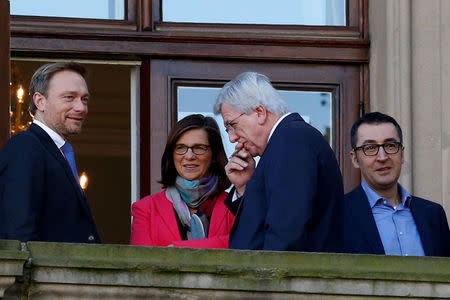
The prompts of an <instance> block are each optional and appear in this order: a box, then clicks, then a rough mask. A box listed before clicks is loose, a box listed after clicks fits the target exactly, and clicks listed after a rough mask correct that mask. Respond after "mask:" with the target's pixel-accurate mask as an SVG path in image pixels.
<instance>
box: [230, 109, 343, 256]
mask: <svg viewBox="0 0 450 300" xmlns="http://www.w3.org/2000/svg"><path fill="white" fill-rule="evenodd" d="M343 198H344V194H343V187H342V177H341V172H340V170H339V166H338V164H337V161H336V158H335V155H334V153H333V151H332V149H331V148H330V146H329V145H328V144H327V142H326V141H325V139H324V138H323V136H322V135H321V134H320V132H319V131H317V130H316V129H315V128H313V127H312V126H311V125H309V124H307V123H306V122H305V121H304V120H303V119H302V118H301V117H300V115H299V114H298V113H292V114H290V115H289V116H287V117H286V118H284V119H283V120H282V121H281V122H280V124H279V125H278V127H277V128H276V129H275V131H274V133H273V135H272V137H271V138H270V140H269V143H268V144H267V147H266V149H265V151H264V153H263V155H262V156H261V159H260V160H259V163H258V166H257V168H256V169H255V172H254V173H253V176H252V178H251V179H250V181H249V182H248V183H247V185H246V190H245V194H244V195H243V197H242V200H241V201H242V203H241V205H240V209H239V211H238V213H237V219H236V221H235V223H234V226H233V229H232V232H231V236H230V248H234V249H263V250H293V251H311V252H337V251H340V250H342V249H341V247H342V242H343V229H344V228H343V224H342V218H343V217H344V211H343V208H344V201H343V200H344V199H343Z"/></svg>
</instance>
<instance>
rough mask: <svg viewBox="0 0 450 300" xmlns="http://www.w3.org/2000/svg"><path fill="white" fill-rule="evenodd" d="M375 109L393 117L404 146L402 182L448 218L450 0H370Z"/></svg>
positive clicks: (449, 173) (371, 91)
mask: <svg viewBox="0 0 450 300" xmlns="http://www.w3.org/2000/svg"><path fill="white" fill-rule="evenodd" d="M369 4H370V7H369V34H370V39H371V58H370V59H371V61H370V103H371V111H376V110H379V111H382V112H385V113H387V114H390V115H392V116H394V117H395V118H396V119H397V120H398V121H399V123H400V125H401V126H402V129H403V132H404V136H405V137H404V143H405V147H406V153H405V154H406V155H405V164H404V166H403V171H402V175H401V178H400V182H401V183H402V184H403V185H404V186H405V187H406V188H407V189H408V190H409V191H410V192H412V193H414V194H415V195H417V196H420V197H424V198H427V199H430V200H432V201H435V202H438V203H441V204H442V205H443V206H444V208H445V209H446V211H447V216H449V215H450V188H449V185H450V117H449V113H450V99H449V98H450V58H449V57H450V1H448V0H412V1H410V0H398V1H391V0H376V1H370V2H369Z"/></svg>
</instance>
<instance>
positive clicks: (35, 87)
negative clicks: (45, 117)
mask: <svg viewBox="0 0 450 300" xmlns="http://www.w3.org/2000/svg"><path fill="white" fill-rule="evenodd" d="M61 71H72V72H75V73H78V74H80V75H81V77H83V78H84V80H86V69H85V68H84V67H83V66H82V65H81V64H79V63H76V62H72V61H71V62H57V63H50V64H46V65H42V66H40V67H39V68H38V69H37V70H36V72H34V74H33V77H31V81H30V87H29V91H30V107H29V108H28V110H29V112H30V114H31V115H33V116H34V114H35V113H36V109H37V108H36V105H35V104H34V101H33V96H34V93H40V94H42V95H44V97H47V96H48V95H47V92H48V86H49V84H50V80H51V79H52V78H53V76H54V75H55V74H56V73H58V72H61Z"/></svg>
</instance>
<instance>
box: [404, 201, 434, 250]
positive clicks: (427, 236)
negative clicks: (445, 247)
mask: <svg viewBox="0 0 450 300" xmlns="http://www.w3.org/2000/svg"><path fill="white" fill-rule="evenodd" d="M410 209H411V213H412V215H413V218H414V222H415V223H416V227H417V230H418V231H419V234H420V239H421V240H422V247H423V251H424V252H425V255H426V256H432V255H433V254H434V251H433V239H432V237H433V236H434V235H435V232H433V231H432V230H430V227H429V226H428V223H427V220H428V219H429V218H430V216H427V215H426V212H427V209H426V208H425V207H422V203H421V202H420V201H416V199H415V197H412V199H411V204H410Z"/></svg>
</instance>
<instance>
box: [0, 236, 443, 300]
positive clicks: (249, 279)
mask: <svg viewBox="0 0 450 300" xmlns="http://www.w3.org/2000/svg"><path fill="white" fill-rule="evenodd" d="M0 289H1V290H0V297H1V296H3V293H4V298H5V299H11V298H13V299H16V298H17V299H19V298H20V299H35V298H39V299H64V298H70V299H137V298H139V299H146V298H151V299H155V298H156V299H158V298H164V299H167V298H170V299H213V298H214V299H230V298H233V299H272V298H275V299H295V298H299V299H300V298H301V299H305V298H314V299H322V298H327V299H329V298H339V299H344V298H345V299H349V298H350V299H367V298H370V297H387V298H392V297H413V298H447V299H448V298H449V297H450V259H449V258H441V257H394V256H376V255H350V254H331V253H301V252H272V251H236V250H215V249H178V248H160V247H137V246H126V245H87V244H61V243H43V242H28V243H22V244H21V243H20V242H18V241H0Z"/></svg>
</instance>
